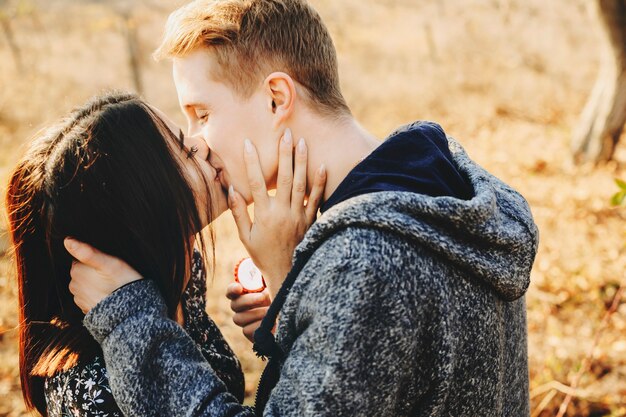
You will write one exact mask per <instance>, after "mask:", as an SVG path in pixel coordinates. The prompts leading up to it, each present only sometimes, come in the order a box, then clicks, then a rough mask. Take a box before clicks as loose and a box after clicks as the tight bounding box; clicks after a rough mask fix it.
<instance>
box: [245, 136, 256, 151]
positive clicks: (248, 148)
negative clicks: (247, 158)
mask: <svg viewBox="0 0 626 417" xmlns="http://www.w3.org/2000/svg"><path fill="white" fill-rule="evenodd" d="M243 147H244V149H245V151H246V153H252V152H253V151H254V146H253V145H252V142H250V139H246V140H245V141H244V142H243Z"/></svg>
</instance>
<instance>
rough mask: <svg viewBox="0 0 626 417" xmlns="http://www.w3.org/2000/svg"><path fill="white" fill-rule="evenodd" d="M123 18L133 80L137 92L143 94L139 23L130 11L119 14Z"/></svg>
mask: <svg viewBox="0 0 626 417" xmlns="http://www.w3.org/2000/svg"><path fill="white" fill-rule="evenodd" d="M119 14H120V16H121V18H122V25H123V27H122V29H123V32H124V38H125V40H126V49H127V51H128V67H129V68H130V72H131V76H132V78H133V85H134V87H135V91H136V92H137V93H139V94H143V80H142V77H141V58H140V55H139V54H140V52H139V40H138V38H137V23H136V22H135V19H134V18H133V16H132V14H131V12H130V11H125V12H121V13H119Z"/></svg>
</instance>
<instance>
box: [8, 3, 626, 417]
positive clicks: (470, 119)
mask: <svg viewBox="0 0 626 417" xmlns="http://www.w3.org/2000/svg"><path fill="white" fill-rule="evenodd" d="M112 3H114V2H97V1H78V0H76V1H69V0H5V1H3V2H0V7H2V11H1V12H0V13H3V14H2V16H4V18H6V17H9V20H5V21H8V22H9V24H10V27H11V28H12V30H13V41H14V44H15V45H16V46H17V47H18V50H19V60H16V59H15V58H16V56H15V54H12V53H11V49H10V47H9V42H8V39H7V37H6V36H5V35H6V33H0V180H1V184H2V186H1V187H0V191H1V192H2V194H3V195H4V190H5V187H4V185H5V183H6V179H7V176H8V174H9V172H10V170H11V169H12V168H13V166H14V164H15V162H16V158H17V157H18V155H19V154H20V152H21V151H22V150H23V144H24V143H26V142H27V141H28V140H29V138H30V137H32V136H33V135H34V134H35V133H36V132H37V130H38V129H40V128H41V127H42V126H45V125H46V124H47V123H50V122H52V121H54V120H55V119H57V118H58V117H60V116H62V115H63V114H64V113H65V112H66V111H68V110H69V109H70V108H72V107H73V106H74V105H77V104H79V103H81V102H83V101H84V100H85V99H87V98H88V97H89V96H92V95H94V94H97V93H98V92H100V91H102V90H104V89H110V88H117V89H132V88H133V82H132V76H131V72H130V69H129V64H128V49H127V47H126V43H125V38H124V36H123V31H122V20H121V18H120V17H119V14H116V12H115V11H114V6H111V4H112ZM119 3H120V4H123V2H119ZM131 3H132V4H133V5H132V7H131V10H130V12H131V13H132V18H131V19H130V20H129V21H128V22H129V23H130V25H131V26H133V25H134V27H136V29H137V35H138V42H137V48H138V49H137V56H139V58H140V59H139V66H140V68H141V74H142V80H143V86H144V96H145V98H146V99H147V100H148V101H150V102H151V103H153V104H155V105H156V106H158V107H160V108H161V109H163V110H164V111H165V112H167V113H169V114H170V115H172V116H173V118H174V119H175V120H177V121H178V122H179V123H182V122H183V119H182V116H181V114H180V112H179V111H178V109H177V102H176V95H175V91H174V87H173V85H172V82H171V76H170V68H169V66H168V64H167V63H160V64H157V63H154V62H152V60H151V59H150V52H151V51H152V50H153V49H154V47H155V46H156V45H157V43H158V40H159V38H160V36H161V30H162V27H163V23H164V21H165V19H166V16H167V14H168V12H169V11H170V10H172V9H174V8H175V7H176V6H177V5H178V4H180V3H181V2H180V1H176V2H175V1H159V2H156V1H154V2H152V3H154V4H158V7H157V6H155V5H148V4H146V3H143V2H141V1H137V2H136V3H133V2H130V1H128V2H126V4H131ZM312 3H313V4H314V5H315V6H316V7H317V8H318V10H319V11H320V13H321V14H322V16H323V18H324V19H325V20H326V22H327V24H328V26H329V28H330V30H331V32H332V34H333V36H334V38H335V40H336V45H337V48H338V52H339V57H340V72H341V76H342V80H343V88H344V91H345V94H346V96H347V99H348V102H349V104H350V105H351V107H352V109H353V111H354V113H355V114H356V115H357V117H358V118H359V119H360V120H361V121H362V123H363V124H364V126H365V127H367V128H368V129H370V130H371V131H372V132H374V133H375V134H377V135H378V136H379V137H381V138H383V137H385V135H386V134H388V133H389V132H390V131H391V130H393V129H394V128H395V127H396V126H398V125H400V124H402V123H406V122H409V121H412V120H415V119H430V120H435V121H437V122H439V123H440V124H442V125H443V126H444V128H445V129H446V130H447V131H448V133H449V134H451V135H452V136H454V137H456V138H457V139H459V140H460V141H461V143H463V144H464V146H465V147H466V149H467V150H468V152H469V153H470V155H471V156H473V158H474V159H475V160H477V161H478V162H479V163H480V164H482V165H483V166H485V167H486V168H487V169H489V170H490V171H492V172H493V173H495V174H496V175H498V176H499V177H501V178H502V179H504V180H505V181H507V182H508V183H510V184H511V185H513V186H514V187H516V188H517V189H518V190H520V191H521V192H522V193H523V194H524V195H525V196H526V197H527V199H528V200H529V202H530V204H531V206H532V209H533V213H534V216H535V219H536V221H537V223H538V225H539V229H540V231H541V244H540V250H539V255H538V257H537V261H536V264H535V267H534V271H533V274H532V285H531V288H530V290H529V293H528V296H527V303H528V327H529V355H530V372H531V397H532V412H533V416H554V415H557V413H558V409H559V407H560V405H561V404H562V402H563V401H564V400H565V398H566V396H567V395H568V394H569V395H570V396H571V403H570V404H569V407H568V408H567V413H566V414H565V415H567V416H626V302H624V303H621V304H616V305H613V307H614V308H613V310H614V311H615V312H614V313H613V314H612V315H610V316H607V311H608V310H609V309H610V308H611V304H612V302H613V298H614V296H615V294H616V291H617V289H618V287H619V286H620V285H623V284H625V283H626V279H625V273H624V271H626V246H625V237H626V209H624V208H613V207H611V205H610V198H611V196H612V194H613V193H614V192H616V191H617V188H616V186H615V184H614V178H615V177H622V178H625V177H626V169H625V165H624V162H626V146H625V145H624V144H622V147H621V148H620V149H618V153H617V161H616V162H613V163H610V164H608V165H605V166H601V167H595V168H594V167H592V166H588V165H585V166H576V165H574V164H573V163H572V162H571V159H570V153H569V138H570V136H571V132H572V129H573V128H574V126H575V124H576V121H577V117H578V115H579V113H580V111H581V109H582V107H583V105H584V103H585V100H586V97H587V95H588V93H589V92H590V90H591V88H592V86H593V83H594V80H595V77H596V74H597V71H598V63H599V51H600V45H599V42H600V37H599V35H598V31H597V22H596V20H595V17H594V15H593V13H591V12H590V10H589V9H590V8H589V3H591V0H551V1H542V0H340V1H339V0H312ZM120 7H121V6H120ZM118 11H119V7H118ZM329 151H332V150H329ZM0 209H1V210H2V212H4V207H2V206H1V205H0ZM5 227H6V226H5V217H4V214H3V216H2V220H1V223H0V254H1V255H0V417H17V416H24V415H27V414H26V412H25V411H24V407H23V405H22V401H21V396H20V390H19V381H18V369H17V357H16V331H15V327H16V325H17V319H16V285H15V282H14V276H13V273H12V270H11V266H10V260H9V258H8V256H7V253H6V250H7V247H6V246H7V244H6V236H5V232H2V230H4V228H5ZM216 231H217V266H216V271H215V279H214V281H213V283H212V284H211V285H210V286H209V312H210V314H211V315H212V316H213V318H214V319H215V320H216V321H217V323H218V324H219V325H220V326H221V327H222V328H223V332H224V333H225V335H226V337H227V339H228V340H229V341H230V342H231V343H232V345H233V346H234V349H235V351H236V353H237V354H238V355H239V356H240V358H241V360H242V362H243V364H244V370H245V372H246V380H247V385H246V387H247V393H248V394H249V395H251V394H252V393H253V392H254V389H255V387H256V382H257V377H258V374H259V372H260V370H261V369H262V366H263V363H262V362H260V361H259V360H257V359H256V358H255V357H254V355H253V354H252V353H251V345H250V344H249V343H248V342H247V341H246V340H245V339H244V338H243V337H242V336H241V335H240V333H239V330H238V328H236V327H235V326H234V324H232V322H231V320H230V316H229V309H228V302H227V300H226V299H225V297H224V296H223V293H224V289H225V287H226V285H227V283H228V282H229V280H230V279H231V269H232V266H233V264H234V263H235V262H236V260H237V259H238V258H240V257H241V256H242V254H243V253H244V251H243V249H242V247H241V245H240V244H239V243H238V241H237V238H236V234H235V233H234V228H233V224H232V220H231V219H230V215H229V214H225V215H224V216H222V218H221V219H219V221H218V224H217V226H216ZM613 310H612V311H613ZM572 384H574V385H575V387H577V389H573V388H572Z"/></svg>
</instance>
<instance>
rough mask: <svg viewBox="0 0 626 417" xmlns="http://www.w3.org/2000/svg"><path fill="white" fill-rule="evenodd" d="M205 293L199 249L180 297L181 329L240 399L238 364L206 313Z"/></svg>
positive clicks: (202, 265) (242, 393)
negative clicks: (181, 308) (182, 327)
mask: <svg viewBox="0 0 626 417" xmlns="http://www.w3.org/2000/svg"><path fill="white" fill-rule="evenodd" d="M206 292H207V285H206V274H205V273H204V260H203V259H202V255H201V254H200V252H199V251H195V253H194V257H193V263H192V268H191V277H190V279H189V283H188V284H187V288H186V289H185V292H184V293H183V297H182V305H183V314H184V316H185V325H184V328H185V331H186V332H187V333H188V334H189V335H190V336H191V338H192V339H193V340H194V341H195V342H196V344H197V345H198V347H199V348H200V351H201V352H202V355H203V356H204V358H205V359H206V360H207V362H208V363H209V364H210V365H211V367H212V368H213V370H214V371H215V373H216V374H217V376H219V378H220V379H221V380H222V382H224V384H226V387H227V388H228V390H229V391H230V393H231V394H233V395H234V396H235V397H236V398H237V399H238V400H239V401H240V402H241V401H243V397H244V388H245V383H244V376H243V371H242V370H241V364H240V363H239V360H238V359H237V356H236V355H235V354H234V353H233V351H232V349H231V348H230V346H229V345H228V343H227V342H226V340H225V339H224V336H223V335H222V332H221V331H220V329H219V328H218V327H217V325H216V324H215V322H214V321H213V320H212V319H211V317H209V315H208V314H207V312H206Z"/></svg>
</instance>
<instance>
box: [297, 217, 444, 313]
mask: <svg viewBox="0 0 626 417" xmlns="http://www.w3.org/2000/svg"><path fill="white" fill-rule="evenodd" d="M451 272H452V270H451V265H449V264H447V263H446V262H445V261H444V260H443V259H442V258H440V257H439V256H437V255H436V254H435V253H433V252H432V251H431V250H429V249H427V248H425V247H424V246H423V245H420V244H419V243H417V242H414V241H410V240H409V239H407V238H406V237H404V236H400V235H399V234H397V233H394V232H392V231H389V230H384V229H377V228H373V227H348V228H346V229H343V230H341V231H337V233H335V234H333V235H332V236H330V237H329V238H328V239H327V240H326V241H325V242H324V243H323V244H322V245H321V246H320V247H319V248H318V249H317V250H316V251H315V252H314V253H313V254H312V256H311V258H310V259H309V261H308V262H307V264H306V266H305V267H304V269H303V270H302V272H301V275H300V277H299V278H298V281H300V282H299V283H298V286H301V287H302V288H301V290H302V291H305V292H311V293H312V295H313V294H315V295H313V296H314V297H316V296H322V295H323V294H327V295H328V296H332V294H333V293H346V292H350V293H366V294H368V295H367V297H362V298H363V299H368V300H370V301H371V300H373V299H376V298H380V297H390V296H391V297H393V298H396V299H404V300H405V301H407V302H409V304H413V303H414V302H415V301H416V300H418V299H420V298H428V299H433V298H439V297H440V296H441V295H442V294H445V293H446V292H447V290H446V288H445V287H446V286H447V283H448V279H447V277H448V276H449V275H450V273H451Z"/></svg>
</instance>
